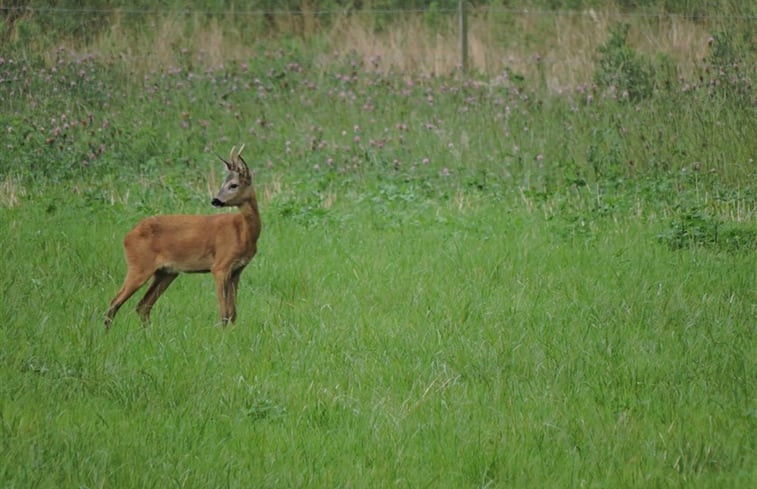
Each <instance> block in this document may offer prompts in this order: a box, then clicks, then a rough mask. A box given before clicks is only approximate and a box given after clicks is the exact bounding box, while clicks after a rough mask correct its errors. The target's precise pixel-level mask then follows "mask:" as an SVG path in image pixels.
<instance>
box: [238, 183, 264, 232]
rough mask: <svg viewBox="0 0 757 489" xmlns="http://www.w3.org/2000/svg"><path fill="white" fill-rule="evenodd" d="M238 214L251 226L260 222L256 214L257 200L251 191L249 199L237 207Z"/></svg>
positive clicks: (258, 215)
mask: <svg viewBox="0 0 757 489" xmlns="http://www.w3.org/2000/svg"><path fill="white" fill-rule="evenodd" d="M239 213H240V214H242V216H243V217H244V218H245V220H246V221H247V222H249V223H250V224H252V225H255V223H259V222H260V213H259V212H258V200H257V198H256V196H255V192H254V191H253V192H252V194H251V195H250V197H249V198H248V199H247V200H245V201H244V202H242V203H241V204H240V205H239Z"/></svg>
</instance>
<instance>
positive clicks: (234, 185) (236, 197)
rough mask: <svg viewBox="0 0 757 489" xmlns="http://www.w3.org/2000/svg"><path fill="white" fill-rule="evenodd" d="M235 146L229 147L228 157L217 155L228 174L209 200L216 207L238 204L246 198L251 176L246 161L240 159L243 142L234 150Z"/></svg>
mask: <svg viewBox="0 0 757 489" xmlns="http://www.w3.org/2000/svg"><path fill="white" fill-rule="evenodd" d="M235 149H236V147H233V148H231V152H230V153H229V159H228V161H227V160H224V159H223V158H221V157H220V156H219V158H220V159H221V161H223V162H224V164H226V169H227V170H228V171H229V174H228V175H226V179H225V180H224V182H223V185H221V190H219V191H218V193H217V194H216V196H215V197H213V200H212V201H211V202H210V203H211V204H213V205H214V206H216V207H224V206H238V205H240V204H241V203H242V202H244V201H246V200H247V199H248V197H249V196H248V195H247V192H248V191H249V189H251V188H252V187H251V184H252V176H251V175H250V169H249V168H248V167H247V163H245V161H244V160H243V159H242V150H243V149H244V144H243V145H242V146H241V147H240V148H239V151H236V152H235Z"/></svg>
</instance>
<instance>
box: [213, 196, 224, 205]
mask: <svg viewBox="0 0 757 489" xmlns="http://www.w3.org/2000/svg"><path fill="white" fill-rule="evenodd" d="M210 203H211V204H212V205H214V206H216V207H223V205H224V204H223V201H222V200H221V199H219V198H215V199H213V200H211V201H210Z"/></svg>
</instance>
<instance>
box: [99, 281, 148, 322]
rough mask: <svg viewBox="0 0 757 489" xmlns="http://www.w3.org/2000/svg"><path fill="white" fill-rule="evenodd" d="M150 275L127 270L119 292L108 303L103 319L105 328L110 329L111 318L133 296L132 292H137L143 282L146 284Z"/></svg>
mask: <svg viewBox="0 0 757 489" xmlns="http://www.w3.org/2000/svg"><path fill="white" fill-rule="evenodd" d="M150 275H152V271H146V270H138V269H135V268H129V270H128V271H127V272H126V278H125V279H124V284H123V286H122V287H121V290H119V291H118V293H117V294H116V296H115V297H114V298H113V300H112V301H110V306H109V307H108V313H107V315H106V317H105V327H106V328H109V327H110V323H111V322H112V321H113V317H115V315H116V313H117V312H118V309H119V308H120V307H121V306H122V305H123V303H124V302H126V301H127V300H129V297H131V296H132V295H134V292H136V291H137V290H139V288H140V287H142V285H144V283H145V282H147V279H148V278H150Z"/></svg>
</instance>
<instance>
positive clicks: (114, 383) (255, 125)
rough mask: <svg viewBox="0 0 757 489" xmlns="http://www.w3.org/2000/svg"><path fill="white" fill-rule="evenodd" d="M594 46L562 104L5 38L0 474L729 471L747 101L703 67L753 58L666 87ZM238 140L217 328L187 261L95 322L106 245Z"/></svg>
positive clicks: (611, 474)
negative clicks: (241, 213) (244, 213)
mask: <svg viewBox="0 0 757 489" xmlns="http://www.w3.org/2000/svg"><path fill="white" fill-rule="evenodd" d="M615 32H616V34H615V40H616V43H615V44H606V45H605V48H604V50H600V51H597V52H596V53H594V56H596V59H597V62H596V67H595V68H594V69H595V71H594V73H591V74H588V75H587V76H588V77H589V78H591V79H594V80H596V82H595V83H594V85H595V86H585V85H579V86H575V87H571V88H570V89H569V90H566V91H564V92H563V93H561V94H556V93H555V92H554V91H553V90H552V89H551V88H550V87H549V86H547V85H548V84H544V83H541V82H540V80H539V79H538V76H537V78H536V79H530V78H527V77H525V78H524V77H522V76H520V75H518V76H516V75H517V74H515V73H510V74H508V75H507V76H504V75H503V76H502V77H499V78H497V79H495V80H492V79H490V78H488V77H477V76H471V77H470V78H469V79H467V80H461V79H459V78H457V77H454V76H449V77H446V76H439V77H430V76H427V75H423V74H419V73H415V72H405V73H394V72H384V71H382V70H376V69H374V68H375V67H372V66H370V64H366V63H365V62H364V60H363V58H362V57H361V56H354V57H351V58H350V57H347V58H344V57H342V56H341V55H337V56H335V57H333V58H332V57H330V55H323V54H322V55H321V57H319V58H318V59H316V58H314V57H311V56H309V55H308V54H307V52H306V49H307V48H306V47H305V46H304V45H298V44H297V43H296V42H293V43H290V44H287V43H286V42H284V43H283V44H281V45H276V46H273V47H270V46H269V48H270V49H264V48H262V47H261V48H260V52H259V53H258V54H256V55H254V56H252V57H250V58H249V59H247V60H245V61H239V62H235V63H228V64H227V65H224V66H216V65H209V66H206V65H201V64H197V63H198V60H197V59H195V58H193V57H192V56H189V55H187V56H186V57H185V58H183V60H182V59H180V62H179V63H178V64H177V65H176V66H175V67H171V68H166V69H164V70H157V71H155V72H149V71H148V72H146V73H139V75H138V76H137V75H135V72H134V71H133V70H131V69H130V65H129V64H128V63H129V62H128V61H126V62H119V61H117V60H114V59H112V58H110V57H108V56H107V55H98V54H91V55H89V54H88V55H82V54H81V53H70V52H69V51H67V50H58V51H53V52H47V53H45V54H44V55H43V54H40V53H38V52H35V51H33V50H24V49H21V47H19V46H17V45H16V46H15V47H14V49H15V51H13V52H12V53H10V54H7V55H5V54H4V55H3V56H2V62H0V78H2V80H3V81H2V83H0V106H1V107H2V110H0V129H2V139H1V140H0V141H1V143H2V148H3V157H2V159H0V270H2V273H0V294H1V295H0V315H1V317H2V325H0V430H2V436H0V485H2V486H3V487H171V486H176V487H249V486H250V485H253V486H255V487H385V486H400V487H455V488H457V487H579V486H580V487H677V486H683V485H686V486H688V487H713V488H715V487H717V488H720V487H751V486H753V485H754V483H755V481H756V480H757V474H756V473H755V468H754V467H755V466H756V464H755V461H756V457H755V433H756V432H757V426H755V424H756V423H755V412H756V411H755V410H756V409H757V405H756V404H755V396H754V392H755V380H756V379H755V377H756V375H757V369H756V368H755V367H756V366H755V360H754V359H755V358H757V355H756V353H757V352H756V351H755V340H754V332H755V319H757V318H756V317H755V316H756V312H757V310H756V307H757V306H756V304H757V293H756V292H755V291H756V290H757V287H756V285H757V271H756V270H757V266H756V265H757V262H756V260H755V256H756V255H755V252H756V251H757V224H756V219H755V198H754V196H755V187H754V181H755V178H754V177H755V172H754V168H755V166H754V160H753V159H754V156H755V154H756V153H757V149H756V147H755V141H754V139H753V138H750V137H749V136H750V135H751V134H754V132H755V122H754V121H755V120H757V119H755V118H754V104H753V103H752V102H753V101H754V94H753V91H752V89H751V85H750V84H749V83H751V72H750V71H749V70H748V69H743V66H742V67H738V66H734V64H733V63H730V64H729V63H728V62H727V60H731V61H733V60H734V59H750V58H749V56H753V54H754V53H753V52H745V51H741V50H740V48H739V46H741V45H740V44H739V43H738V42H737V41H736V40H734V39H729V38H718V39H716V40H714V41H713V44H712V46H711V47H710V50H709V51H708V52H707V54H706V59H705V60H704V61H701V63H702V64H701V66H697V67H695V71H696V73H697V75H696V76H692V77H690V78H683V79H678V78H677V75H675V76H674V77H673V78H672V79H671V78H666V76H667V75H665V74H664V70H663V66H662V65H658V64H656V63H654V62H652V61H650V60H648V59H646V58H644V57H643V56H642V55H641V54H639V53H638V52H637V51H636V50H634V49H633V48H632V47H631V46H629V45H628V44H626V43H625V42H623V40H622V39H621V37H622V36H621V34H622V29H618V30H616V31H615ZM610 37H611V38H612V36H610ZM618 60H620V62H618ZM749 66H752V67H753V66H754V65H753V64H752V65H749ZM713 67H718V70H714V71H713V69H712V68H713ZM674 71H675V70H674ZM537 73H538V68H537ZM700 76H701V77H702V78H701V79H700V78H699V77H700ZM747 82H749V83H747ZM242 142H245V143H247V150H246V152H245V154H246V159H247V161H248V162H249V163H250V166H251V167H253V169H254V171H255V182H256V186H257V190H258V194H259V197H260V204H261V212H262V217H263V223H264V228H263V234H262V235H261V239H260V242H259V249H260V252H259V255H258V256H257V257H256V258H255V259H254V260H253V262H252V263H251V264H250V265H249V266H248V268H247V270H246V271H245V272H244V274H243V275H242V281H241V286H240V291H239V320H238V323H237V325H236V326H234V327H229V328H222V327H220V326H219V325H218V324H217V323H216V322H217V310H216V308H217V304H216V299H215V293H214V285H213V281H212V278H211V277H210V276H208V275H187V276H182V277H180V278H179V279H178V280H177V281H176V282H175V283H174V285H172V286H171V288H170V289H169V290H168V291H167V292H166V294H165V295H164V296H163V297H162V298H161V300H160V301H159V302H158V303H157V305H156V307H155V309H154V311H153V315H152V316H153V322H152V324H151V325H150V326H148V327H143V326H142V325H141V324H140V323H139V320H138V317H137V315H136V313H135V312H134V311H133V307H134V306H135V305H136V299H132V301H130V302H127V303H126V306H125V307H124V308H123V309H122V310H121V312H120V313H119V315H118V316H117V317H116V320H115V322H114V324H113V327H112V328H111V330H110V332H108V333H107V334H106V333H105V330H104V327H103V325H102V321H103V318H104V312H105V308H106V306H107V303H108V301H109V300H110V299H111V297H112V296H113V295H114V294H115V292H116V290H117V289H118V287H119V286H120V284H121V281H122V279H123V273H124V271H125V266H124V263H123V257H122V250H121V240H122V237H123V235H124V233H125V232H126V231H128V230H129V229H130V228H131V227H132V226H133V225H134V224H135V223H136V222H137V221H138V220H140V219H142V218H143V217H145V216H148V215H151V214H155V213H176V212H188V213H211V212H214V210H213V209H212V208H211V207H210V205H209V196H210V194H211V193H212V192H213V191H215V189H216V187H217V186H218V183H219V182H220V179H221V176H222V175H221V172H220V169H221V166H222V165H221V163H220V162H219V161H218V160H217V158H216V157H215V155H214V154H213V153H216V152H217V153H219V154H225V153H226V151H228V149H229V148H230V147H231V145H238V144H240V143H242Z"/></svg>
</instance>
